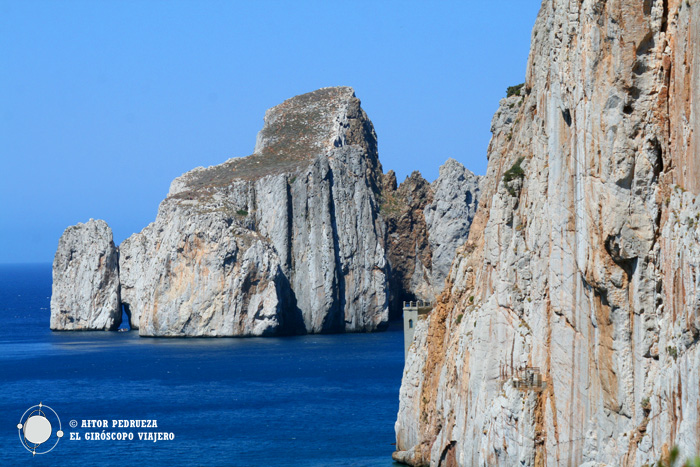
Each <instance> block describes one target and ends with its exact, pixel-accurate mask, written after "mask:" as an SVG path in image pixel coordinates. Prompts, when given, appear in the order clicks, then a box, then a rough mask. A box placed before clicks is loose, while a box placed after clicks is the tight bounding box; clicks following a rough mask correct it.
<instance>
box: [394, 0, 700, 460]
mask: <svg viewBox="0 0 700 467" xmlns="http://www.w3.org/2000/svg"><path fill="white" fill-rule="evenodd" d="M699 48H700V3H698V2H697V1H695V0H682V1H681V0H645V1H637V0H615V1H608V2H603V1H593V0H583V1H579V2H572V1H568V0H545V1H544V2H543V4H542V8H541V11H540V14H539V16H538V18H537V22H536V24H535V27H534V30H533V33H532V46H531V53H530V58H529V63H528V68H527V77H526V83H525V87H524V88H523V89H522V90H521V95H520V96H517V95H516V96H512V97H510V98H508V99H504V100H503V101H501V106H500V109H499V111H498V112H497V114H496V116H495V117H494V120H493V125H492V131H493V138H492V140H491V143H490V146H489V153H488V156H489V165H488V171H487V175H486V178H485V180H484V181H483V183H482V186H481V188H482V195H481V198H480V200H479V204H480V209H479V210H478V212H477V215H476V217H475V218H474V223H473V225H472V226H471V231H470V234H469V240H468V242H467V243H466V244H465V245H464V247H462V248H461V249H459V251H458V253H457V256H456V258H455V261H454V263H453V265H452V268H451V271H450V274H449V276H448V279H447V286H446V289H445V291H444V293H443V294H442V295H441V296H440V298H439V301H440V303H439V305H438V306H437V307H436V308H435V309H434V310H433V312H432V313H431V315H430V316H429V319H428V325H427V326H423V325H421V326H418V327H417V329H416V337H415V341H414V344H413V346H412V347H411V351H410V353H409V356H408V360H407V366H406V369H405V372H404V379H403V383H402V388H401V401H400V408H399V414H398V419H397V422H396V434H397V449H398V451H397V452H396V453H395V455H394V457H395V458H396V459H397V460H400V461H402V462H406V463H409V464H412V465H428V464H430V465H464V466H470V465H475V466H476V465H502V466H512V465H526V466H528V465H580V464H585V465H589V466H592V465H627V466H631V465H636V466H641V465H644V464H646V463H653V462H654V461H656V460H658V459H660V458H662V457H664V456H666V455H667V454H668V452H669V450H670V448H671V447H672V446H674V445H678V446H679V448H680V451H681V456H682V457H688V456H691V455H696V454H698V453H700V402H698V401H700V393H699V391H700V347H699V345H698V337H699V336H700V317H699V316H698V310H699V309H700V301H699V297H698V290H699V289H700V279H698V277H700V275H699V274H698V268H699V267H700V249H699V247H698V236H699V235H700V232H699V231H698V228H699V226H700V222H699V221H700V198H698V196H697V195H698V193H699V191H700V167H698V164H699V162H698V161H699V160H700V157H699V156H700V154H699V153H698V143H697V138H698V135H700V123H699V120H698V115H699V114H698V111H700V108H699V107H698V106H699V105H700V104H699V103H698V102H699V99H700V50H699ZM522 366H530V367H536V368H538V370H530V371H531V372H533V373H537V372H539V375H540V376H541V377H542V378H543V380H544V384H543V385H540V384H533V382H534V381H533V382H531V383H525V384H523V385H521V386H520V387H519V388H516V387H515V386H514V384H513V381H514V376H515V374H516V370H517V369H518V368H520V367H522Z"/></svg>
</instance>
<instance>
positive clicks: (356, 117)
mask: <svg viewBox="0 0 700 467" xmlns="http://www.w3.org/2000/svg"><path fill="white" fill-rule="evenodd" d="M381 176H382V175H381V165H380V164H379V160H378V157H377V141H376V134H375V132H374V128H373V126H372V123H371V122H370V120H369V119H368V118H367V115H366V114H365V112H364V111H363V110H362V108H361V107H360V101H359V100H358V99H357V98H356V97H355V95H354V92H353V90H352V89H351V88H347V87H338V88H324V89H321V90H318V91H314V92H312V93H308V94H304V95H301V96H297V97H294V98H292V99H289V100H287V101H285V102H284V103H282V104H280V105H278V106H277V107H274V108H272V109H270V110H268V111H267V113H266V115H265V125H264V128H263V129H262V131H260V133H259V135H258V140H257V144H256V146H255V151H254V153H253V154H252V155H251V156H248V157H245V158H236V159H230V160H229V161H227V162H225V163H223V164H221V165H217V166H213V167H209V168H201V167H200V168H197V169H194V170H192V171H190V172H188V173H186V174H184V175H182V176H181V177H179V178H177V179H175V180H174V181H173V183H172V185H171V187H170V192H169V193H168V197H167V198H166V199H165V200H164V201H163V202H162V203H161V206H160V208H159V211H158V216H157V218H156V221H155V222H154V223H152V224H151V225H149V226H148V227H146V228H145V229H144V230H143V231H142V232H140V233H138V234H135V235H133V236H132V237H130V238H129V239H127V240H126V241H125V242H124V243H123V244H122V245H121V246H120V268H121V271H122V277H121V281H122V301H123V302H124V304H125V307H126V309H127V310H128V313H129V314H130V316H131V318H130V322H131V324H132V326H133V327H137V328H138V329H139V333H140V334H141V335H146V336H197V335H206V336H231V335H269V334H284V333H300V332H310V333H318V332H343V331H346V332H347V331H350V332H354V331H373V330H377V329H380V328H382V327H383V326H384V325H385V323H386V322H387V319H388V294H387V264H386V260H385V250H384V235H385V232H384V226H383V222H382V221H381V218H380V217H379V205H378V202H377V199H376V196H377V194H378V193H379V192H380V190H381V187H380V184H381Z"/></svg>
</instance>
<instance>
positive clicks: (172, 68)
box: [0, 0, 539, 263]
mask: <svg viewBox="0 0 700 467" xmlns="http://www.w3.org/2000/svg"><path fill="white" fill-rule="evenodd" d="M538 10H539V2H538V1H537V0H509V1H508V0H502V1H499V2H484V1H476V0H473V1H472V0H464V1H460V2H449V1H443V2H411V1H380V0H374V1H348V2H337V1H319V2H314V1H299V2H282V1H279V2H276V1H275V2H273V1H246V2H233V1H226V2H224V1H188V2H182V1H168V2H165V1H84V2H82V1H62V2H54V1H45V2H42V1H31V0H29V1H19V0H12V1H10V0H0V151H1V154H2V171H1V172H0V263H13V262H14V263H16V262H50V261H52V260H53V255H54V253H55V249H56V246H57V244H58V239H59V237H60V236H61V234H62V232H63V230H64V229H65V228H66V227H67V226H69V225H72V224H75V223H78V222H85V221H87V220H88V219H89V218H91V217H93V218H101V219H105V220H106V221H107V222H108V223H109V224H110V226H111V227H112V229H113V230H114V237H115V243H117V244H118V243H119V242H121V241H122V240H124V239H125V238H126V237H128V236H129V235H131V234H132V233H134V232H138V231H140V230H141V229H142V228H143V227H145V226H146V225H147V224H148V223H149V222H151V221H153V220H154V219H155V215H156V212H157V209H158V204H159V203H160V201H161V200H162V199H163V198H164V197H165V195H166V193H167V191H168V187H169V185H170V182H171V181H172V179H173V178H175V177H176V176H178V175H180V174H182V173H183V172H186V171H188V170H190V169H192V168H194V167H197V166H208V165H214V164H218V163H220V162H223V161H225V160H226V159H228V158H230V157H238V156H245V155H248V154H250V153H251V152H252V150H253V147H254V145H255V137H256V134H257V132H258V130H260V128H261V127H262V122H263V120H262V119H263V115H264V113H265V110H266V109H267V108H269V107H272V106H274V105H276V104H279V103H280V102H282V101H283V100H284V99H287V98H289V97H292V96H294V95H297V94H302V93H305V92H309V91H313V90H314V89H318V88H320V87H325V86H336V85H346V86H352V87H354V88H355V92H356V94H357V96H358V97H359V98H360V99H361V100H362V106H363V108H364V109H365V111H366V112H367V114H368V115H369V117H370V119H371V120H372V121H373V123H374V125H375V128H376V130H377V134H378V138H379V156H380V160H381V162H382V164H383V166H384V170H385V171H388V170H389V169H393V170H394V171H396V173H397V176H398V179H399V181H402V180H403V179H404V178H405V177H406V176H407V175H409V174H410V173H411V172H412V171H413V170H419V171H420V172H421V173H422V174H423V176H424V177H425V178H426V179H428V180H429V181H432V180H434V179H435V178H436V177H437V175H438V168H439V166H440V165H441V164H442V163H443V162H444V161H445V160H446V159H447V158H449V157H453V158H455V159H457V160H459V161H460V162H462V163H463V164H464V165H465V166H467V167H468V168H470V169H471V170H472V171H474V172H475V173H478V174H483V173H484V172H485V170H486V148H487V145H488V141H489V138H490V136H491V135H490V132H489V128H490V123H491V117H492V116H493V113H494V112H495V111H496V109H497V107H498V101H499V99H501V98H502V97H504V96H505V89H506V87H507V86H510V85H513V84H518V83H520V82H522V81H524V75H525V66H526V63H527V54H528V51H529V41H530V33H531V31H532V26H533V25H534V21H535V17H536V15H537V11H538Z"/></svg>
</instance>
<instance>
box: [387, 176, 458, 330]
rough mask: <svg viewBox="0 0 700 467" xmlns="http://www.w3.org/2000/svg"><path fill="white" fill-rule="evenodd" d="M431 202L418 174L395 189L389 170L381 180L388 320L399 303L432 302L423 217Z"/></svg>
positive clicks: (398, 310)
mask: <svg viewBox="0 0 700 467" xmlns="http://www.w3.org/2000/svg"><path fill="white" fill-rule="evenodd" d="M432 199H433V191H432V189H431V188H430V184H429V183H428V182H427V181H426V180H425V179H424V178H423V177H422V176H421V174H420V173H419V172H413V173H412V174H411V175H410V176H409V177H406V180H404V182H403V183H401V185H400V186H398V187H397V186H396V175H395V174H394V171H393V170H391V171H389V172H388V173H387V174H386V175H385V176H384V189H383V192H382V205H381V213H382V217H383V218H384V221H385V222H386V231H387V259H388V260H389V265H390V267H391V275H390V285H391V287H390V289H391V301H390V309H391V314H392V316H396V317H400V316H401V312H402V302H403V301H408V300H432V299H434V298H435V293H434V292H433V289H432V282H431V265H432V253H431V248H430V241H429V239H428V227H427V225H426V223H425V215H424V214H423V210H424V209H425V207H426V206H427V205H428V204H429V203H430V202H431V201H432ZM465 239H466V237H465Z"/></svg>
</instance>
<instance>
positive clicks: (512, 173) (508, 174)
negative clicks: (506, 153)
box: [503, 157, 525, 196]
mask: <svg viewBox="0 0 700 467" xmlns="http://www.w3.org/2000/svg"><path fill="white" fill-rule="evenodd" d="M524 160H525V158H524V157H520V158H519V159H518V160H517V161H515V164H513V166H512V167H511V168H510V169H508V170H506V171H505V172H504V173H503V183H504V184H505V185H506V189H507V190H508V193H510V195H511V196H515V195H516V193H515V189H513V187H511V186H510V182H512V181H513V180H515V179H518V178H520V179H522V178H525V171H524V170H523V168H522V167H521V166H520V164H521V163H522V162H523V161H524Z"/></svg>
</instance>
